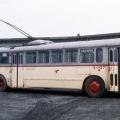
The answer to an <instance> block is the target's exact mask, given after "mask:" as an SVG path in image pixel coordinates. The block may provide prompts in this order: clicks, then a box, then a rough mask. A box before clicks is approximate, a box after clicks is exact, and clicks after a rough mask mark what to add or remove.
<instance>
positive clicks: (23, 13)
mask: <svg viewBox="0 0 120 120" xmlns="http://www.w3.org/2000/svg"><path fill="white" fill-rule="evenodd" d="M0 19H3V20H6V21H8V22H10V23H12V24H14V25H16V26H18V27H20V28H21V29H23V30H24V31H26V32H28V33H29V34H31V35H32V36H39V37H45V36H71V35H77V33H80V35H87V34H103V33H114V32H120V0H0ZM9 37H24V36H22V35H20V34H19V33H17V32H15V31H14V30H13V29H12V28H10V27H9V26H7V25H5V24H3V23H1V22H0V38H9Z"/></svg>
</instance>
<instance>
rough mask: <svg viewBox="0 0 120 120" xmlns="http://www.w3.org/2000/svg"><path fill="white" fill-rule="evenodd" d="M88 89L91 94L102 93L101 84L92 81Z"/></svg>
mask: <svg viewBox="0 0 120 120" xmlns="http://www.w3.org/2000/svg"><path fill="white" fill-rule="evenodd" d="M88 87H89V90H90V91H91V92H94V93H98V92H99V91H100V84H99V83H98V82H97V81H95V80H94V81H92V82H91V83H90V84H89V86H88Z"/></svg>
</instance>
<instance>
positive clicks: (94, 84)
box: [85, 76, 105, 97]
mask: <svg viewBox="0 0 120 120" xmlns="http://www.w3.org/2000/svg"><path fill="white" fill-rule="evenodd" d="M85 92H86V94H87V95H88V96H90V97H102V96H103V94H104V92H105V83H104V81H103V80H102V79H101V78H100V77H98V76H91V77H89V78H88V79H87V80H86V82H85Z"/></svg>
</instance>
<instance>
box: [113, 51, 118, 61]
mask: <svg viewBox="0 0 120 120" xmlns="http://www.w3.org/2000/svg"><path fill="white" fill-rule="evenodd" d="M117 59H118V58H117V50H114V61H115V62H117Z"/></svg>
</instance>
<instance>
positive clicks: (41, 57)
mask: <svg viewBox="0 0 120 120" xmlns="http://www.w3.org/2000/svg"><path fill="white" fill-rule="evenodd" d="M38 63H49V51H40V52H38Z"/></svg>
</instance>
